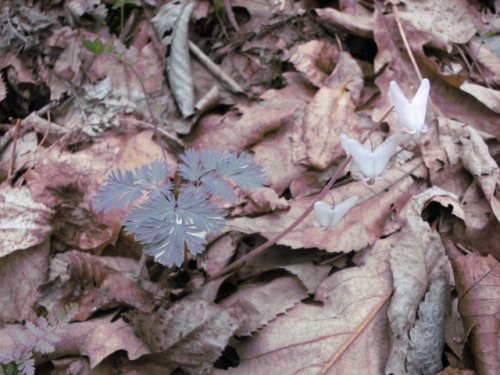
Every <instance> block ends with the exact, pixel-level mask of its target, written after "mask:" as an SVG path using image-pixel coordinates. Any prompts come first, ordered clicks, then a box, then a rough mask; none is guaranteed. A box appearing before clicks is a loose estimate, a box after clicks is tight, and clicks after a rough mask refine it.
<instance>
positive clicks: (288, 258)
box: [238, 245, 332, 294]
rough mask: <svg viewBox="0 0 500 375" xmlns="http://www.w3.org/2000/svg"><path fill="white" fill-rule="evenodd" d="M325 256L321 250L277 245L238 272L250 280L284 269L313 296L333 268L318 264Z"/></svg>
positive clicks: (247, 263)
mask: <svg viewBox="0 0 500 375" xmlns="http://www.w3.org/2000/svg"><path fill="white" fill-rule="evenodd" d="M323 256H324V253H323V252H322V251H319V250H316V251H315V250H313V249H308V250H307V251H302V250H291V249H290V248H289V247H286V246H280V245H275V246H273V247H271V248H269V249H268V250H266V251H265V252H263V253H262V254H260V255H259V256H257V257H254V258H252V259H249V260H248V262H246V263H245V264H244V265H243V266H242V267H241V269H240V270H239V271H238V276H239V277H241V278H242V279H248V278H250V277H253V276H256V275H259V274H263V273H266V272H268V271H273V270H276V269H282V270H286V271H288V272H290V273H291V274H293V275H295V276H297V277H298V279H299V280H300V282H301V283H302V285H304V287H305V288H306V289H307V292H308V293H310V294H313V293H315V292H316V289H317V288H318V286H319V285H320V284H321V282H322V281H323V280H324V279H325V278H326V277H327V276H328V273H329V272H330V270H331V268H332V267H331V266H329V265H322V264H318V263H320V262H321V261H322V260H323Z"/></svg>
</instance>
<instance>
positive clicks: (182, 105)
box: [168, 1, 195, 118]
mask: <svg viewBox="0 0 500 375" xmlns="http://www.w3.org/2000/svg"><path fill="white" fill-rule="evenodd" d="M194 6H195V3H194V2H191V1H188V2H186V3H185V4H184V5H183V8H182V10H181V12H180V14H179V17H178V18H177V19H176V21H175V26H174V28H173V32H172V45H171V48H170V56H169V59H168V82H169V84H170V88H171V90H172V94H173V96H174V98H175V102H176V103H177V106H178V107H179V110H180V111H181V114H182V116H183V117H184V118H186V117H189V116H191V115H192V114H193V113H194V102H195V99H194V85H193V79H192V75H191V66H190V57H189V39H188V31H189V18H190V16H191V12H192V11H193V8H194Z"/></svg>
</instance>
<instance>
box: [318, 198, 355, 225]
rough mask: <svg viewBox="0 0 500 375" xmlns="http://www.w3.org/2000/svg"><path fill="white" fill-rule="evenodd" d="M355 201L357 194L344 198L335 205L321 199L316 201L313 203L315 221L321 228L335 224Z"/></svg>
mask: <svg viewBox="0 0 500 375" xmlns="http://www.w3.org/2000/svg"><path fill="white" fill-rule="evenodd" d="M357 202H358V197H357V196H354V197H351V198H349V199H346V200H345V201H343V202H342V203H339V204H338V205H336V206H333V205H331V204H329V203H326V202H323V201H317V202H316V203H314V216H315V217H316V223H317V224H318V226H319V227H320V228H321V229H322V230H326V229H328V228H331V227H333V226H335V225H337V224H338V222H339V221H340V220H341V219H342V218H343V217H344V216H345V214H347V213H348V212H349V210H350V209H351V208H353V207H354V206H355V205H356V203H357Z"/></svg>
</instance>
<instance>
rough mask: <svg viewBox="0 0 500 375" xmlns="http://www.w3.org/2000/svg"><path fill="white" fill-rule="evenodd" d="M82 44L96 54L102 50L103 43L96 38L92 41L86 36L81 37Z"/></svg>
mask: <svg viewBox="0 0 500 375" xmlns="http://www.w3.org/2000/svg"><path fill="white" fill-rule="evenodd" d="M81 41H82V44H83V46H84V47H85V48H86V49H87V50H89V51H90V52H92V53H95V54H96V55H100V54H102V53H103V52H104V48H105V47H104V44H103V43H102V42H101V41H100V40H99V39H96V40H94V41H92V40H90V39H86V38H81Z"/></svg>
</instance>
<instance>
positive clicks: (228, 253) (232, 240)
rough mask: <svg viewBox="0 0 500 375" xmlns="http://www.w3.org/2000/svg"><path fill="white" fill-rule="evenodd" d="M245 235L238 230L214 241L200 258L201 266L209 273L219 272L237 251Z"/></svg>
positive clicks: (210, 274)
mask: <svg viewBox="0 0 500 375" xmlns="http://www.w3.org/2000/svg"><path fill="white" fill-rule="evenodd" d="M242 238H243V235H242V234H241V233H237V232H229V233H225V234H223V235H222V236H220V237H219V238H217V239H216V240H215V241H213V242H212V243H211V244H210V245H209V246H207V249H206V251H205V256H204V257H203V259H202V258H201V257H200V258H198V262H199V263H198V264H199V266H200V268H203V269H204V270H205V271H207V275H209V276H212V275H215V274H217V273H218V272H219V271H221V270H222V268H224V267H225V266H226V265H227V264H228V263H229V261H230V260H231V258H232V257H233V256H234V253H235V252H236V247H237V246H238V244H239V243H240V241H241V239H242Z"/></svg>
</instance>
